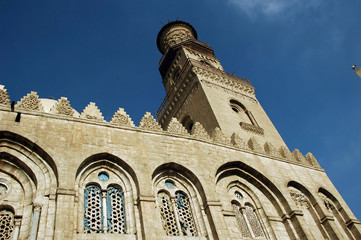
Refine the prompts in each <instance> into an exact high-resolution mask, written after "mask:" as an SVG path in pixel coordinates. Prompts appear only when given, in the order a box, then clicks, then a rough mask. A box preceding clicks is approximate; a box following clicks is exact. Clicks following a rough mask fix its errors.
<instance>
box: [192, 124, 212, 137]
mask: <svg viewBox="0 0 361 240" xmlns="http://www.w3.org/2000/svg"><path fill="white" fill-rule="evenodd" d="M191 135H193V136H194V137H196V138H198V139H203V140H210V139H211V137H210V136H209V135H208V133H207V131H206V129H204V127H203V126H202V124H200V123H199V122H196V123H194V125H193V128H192V130H191Z"/></svg>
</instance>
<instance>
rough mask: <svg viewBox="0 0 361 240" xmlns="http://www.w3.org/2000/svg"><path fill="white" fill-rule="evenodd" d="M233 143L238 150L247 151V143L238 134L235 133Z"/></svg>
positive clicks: (232, 137)
mask: <svg viewBox="0 0 361 240" xmlns="http://www.w3.org/2000/svg"><path fill="white" fill-rule="evenodd" d="M231 143H232V144H233V145H234V146H235V147H238V148H242V149H247V148H248V145H247V144H246V142H245V141H244V140H243V139H242V138H241V137H240V136H239V135H238V134H237V133H233V134H232V136H231Z"/></svg>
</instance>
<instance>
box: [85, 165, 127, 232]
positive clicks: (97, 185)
mask: <svg viewBox="0 0 361 240" xmlns="http://www.w3.org/2000/svg"><path fill="white" fill-rule="evenodd" d="M93 175H96V174H93ZM111 175H112V178H113V180H114V178H115V176H114V175H113V174H112V173H111ZM91 180H92V183H90V184H88V185H86V187H85V189H84V233H122V234H125V233H127V231H126V214H125V213H126V212H125V206H124V193H123V190H122V188H121V187H120V186H118V185H116V184H114V182H112V181H111V180H110V177H109V173H108V172H105V171H100V172H99V173H98V174H97V179H96V180H95V179H94V177H93V178H92V179H91Z"/></svg>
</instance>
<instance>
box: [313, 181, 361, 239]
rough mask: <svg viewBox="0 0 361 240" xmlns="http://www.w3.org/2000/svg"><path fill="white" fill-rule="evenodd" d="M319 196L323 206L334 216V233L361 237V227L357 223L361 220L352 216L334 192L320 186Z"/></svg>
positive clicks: (347, 236)
mask: <svg viewBox="0 0 361 240" xmlns="http://www.w3.org/2000/svg"><path fill="white" fill-rule="evenodd" d="M318 196H319V199H320V200H321V202H322V204H321V205H322V208H323V209H325V210H326V212H327V213H328V214H330V215H331V216H332V217H331V220H333V222H331V224H332V223H334V224H333V225H334V226H333V232H334V234H339V235H340V236H342V238H345V239H347V238H349V239H359V238H361V233H360V230H359V229H360V227H359V229H358V228H357V225H360V221H358V220H357V219H356V218H353V216H350V215H349V214H348V213H347V212H346V211H345V209H344V207H343V206H342V204H341V203H340V202H339V201H338V200H337V198H336V197H335V196H334V195H333V194H331V193H330V192H329V191H327V190H326V189H325V188H323V187H320V188H319V189H318Z"/></svg>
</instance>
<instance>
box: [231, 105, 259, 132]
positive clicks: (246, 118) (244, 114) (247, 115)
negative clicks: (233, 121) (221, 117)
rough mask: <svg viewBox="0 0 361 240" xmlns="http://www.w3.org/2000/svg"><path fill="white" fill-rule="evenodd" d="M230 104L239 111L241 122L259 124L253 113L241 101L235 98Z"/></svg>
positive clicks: (236, 111)
mask: <svg viewBox="0 0 361 240" xmlns="http://www.w3.org/2000/svg"><path fill="white" fill-rule="evenodd" d="M229 106H230V107H231V109H232V110H233V112H235V113H237V115H238V116H239V119H240V121H241V122H243V123H248V124H252V125H255V126H258V124H257V122H256V120H255V119H254V117H253V115H252V113H251V112H250V111H248V110H247V108H246V107H245V106H244V105H243V104H242V103H240V102H238V101H236V100H234V99H231V100H230V101H229Z"/></svg>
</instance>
